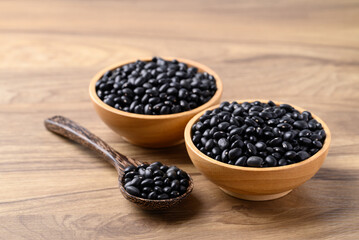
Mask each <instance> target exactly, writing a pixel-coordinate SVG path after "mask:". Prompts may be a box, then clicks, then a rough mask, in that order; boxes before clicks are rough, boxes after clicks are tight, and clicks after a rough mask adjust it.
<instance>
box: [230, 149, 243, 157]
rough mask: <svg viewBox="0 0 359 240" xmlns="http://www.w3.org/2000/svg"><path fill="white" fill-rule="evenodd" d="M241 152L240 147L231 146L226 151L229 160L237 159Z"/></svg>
mask: <svg viewBox="0 0 359 240" xmlns="http://www.w3.org/2000/svg"><path fill="white" fill-rule="evenodd" d="M241 154H242V149H240V148H233V149H231V150H229V152H228V158H229V160H235V159H238V158H239V157H240V156H241Z"/></svg>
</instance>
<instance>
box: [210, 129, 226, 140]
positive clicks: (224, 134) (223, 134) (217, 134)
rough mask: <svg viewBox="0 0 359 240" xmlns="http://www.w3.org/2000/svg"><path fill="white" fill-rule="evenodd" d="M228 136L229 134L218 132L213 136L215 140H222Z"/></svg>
mask: <svg viewBox="0 0 359 240" xmlns="http://www.w3.org/2000/svg"><path fill="white" fill-rule="evenodd" d="M226 136H227V134H226V133H225V132H223V131H218V132H216V133H214V134H213V137H214V139H220V138H224V137H226Z"/></svg>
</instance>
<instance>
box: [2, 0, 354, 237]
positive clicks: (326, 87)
mask: <svg viewBox="0 0 359 240" xmlns="http://www.w3.org/2000/svg"><path fill="white" fill-rule="evenodd" d="M153 55H160V56H176V57H184V58H189V59H193V60H196V61H199V62H202V63H204V64H206V65H208V66H210V67H211V68H213V69H214V70H215V71H216V72H217V73H218V74H219V75H220V76H221V77H222V79H223V81H224V89H225V90H224V95H223V99H224V100H233V99H244V98H262V99H273V100H280V101H285V102H289V103H292V104H295V105H298V106H302V107H304V108H306V109H308V110H310V111H313V112H314V113H316V114H318V115H319V116H320V117H321V118H322V119H324V120H325V121H326V122H327V123H328V125H329V127H330V129H331V131H332V135H333V140H332V145H331V149H330V152H329V155H328V157H327V159H326V161H325V163H324V165H323V167H322V168H321V170H320V171H319V172H318V173H317V175H316V176H315V177H314V178H313V179H311V180H310V181H308V182H307V183H305V184H304V185H302V186H300V187H298V188H297V189H295V190H294V191H293V192H292V193H290V194H289V195H287V196H286V197H283V198H281V199H278V200H275V201H268V202H249V201H243V200H238V199H235V198H232V197H230V196H228V195H226V194H224V193H223V192H222V191H220V190H219V189H218V188H217V187H216V186H215V185H214V184H212V183H211V182H209V181H207V180H206V179H205V177H204V176H202V175H201V174H200V173H199V172H198V171H197V170H196V169H195V168H194V167H193V165H192V164H191V162H190V160H189V158H188V156H187V153H186V150H185V147H184V145H183V144H182V145H179V146H176V147H173V148H169V149H144V148H140V147H136V146H132V145H130V144H128V143H126V142H124V141H123V140H122V139H121V138H120V137H119V136H118V135H116V134H115V133H113V132H112V131H111V130H110V129H109V128H107V127H106V126H105V125H104V124H103V123H102V121H101V120H100V119H99V118H98V116H97V115H96V113H95V111H94V110H93V108H92V106H91V102H90V100H89V95H88V90H87V88H88V84H89V81H90V79H91V77H92V76H93V75H94V74H95V73H96V72H97V71H98V70H100V69H101V68H103V67H105V66H107V65H109V64H112V63H114V62H117V61H120V60H124V59H127V58H132V57H142V56H153ZM0 84H1V87H0V113H1V118H0V136H1V137H0V184H1V185H0V186H1V187H0V239H6V240H7V239H145V238H147V239H358V238H359V177H358V176H359V175H358V173H359V172H358V169H359V159H358V154H359V125H358V122H359V2H358V1H334V0H333V1H291V2H288V1H240V2H239V1H228V2H224V1H204V0H203V1H189V0H188V1H176V2H172V3H169V2H168V1H164V0H163V1H60V0H55V1H35V0H32V1H24V0H19V1H10V0H7V1H6V0H5V1H1V2H0ZM55 114H61V115H64V116H67V117H69V118H71V119H73V120H75V121H77V122H79V123H81V124H83V125H84V126H86V127H87V128H89V129H90V130H91V131H93V132H94V133H95V134H97V135H99V136H100V137H102V138H103V139H104V140H106V141H108V142H109V143H110V144H111V145H112V146H114V147H115V148H116V149H117V150H119V151H121V152H123V153H124V154H127V155H129V156H133V157H134V158H137V159H139V160H143V161H150V162H151V161H155V160H157V161H162V162H164V163H166V164H175V165H177V166H178V167H180V168H183V169H185V170H186V171H188V172H189V173H190V174H191V175H193V177H194V181H195V190H194V192H193V194H192V196H191V197H190V198H189V199H187V200H186V201H184V202H183V203H182V204H181V205H180V206H178V207H177V208H174V209H172V210H170V211H168V212H165V213H160V212H154V213H149V212H144V211H142V210H140V209H137V208H135V207H133V206H132V205H131V204H130V203H129V202H127V201H126V200H125V199H124V198H123V197H122V195H121V194H120V192H119V189H118V187H117V178H116V171H115V170H114V169H113V168H112V167H111V166H110V165H109V164H107V163H105V162H104V161H102V160H101V159H99V158H98V157H97V156H94V155H93V154H92V153H91V152H89V151H87V150H85V149H83V148H82V147H79V146H78V145H76V144H73V143H71V142H69V141H67V140H65V139H63V138H61V137H58V136H55V135H54V134H52V133H50V132H48V131H46V130H45V128H44V126H43V120H44V119H45V118H47V117H50V116H52V115H55Z"/></svg>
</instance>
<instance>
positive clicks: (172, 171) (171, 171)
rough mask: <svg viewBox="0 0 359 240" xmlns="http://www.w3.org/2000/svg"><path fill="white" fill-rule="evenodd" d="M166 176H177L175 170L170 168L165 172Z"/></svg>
mask: <svg viewBox="0 0 359 240" xmlns="http://www.w3.org/2000/svg"><path fill="white" fill-rule="evenodd" d="M166 175H167V177H168V178H170V179H176V178H177V173H176V171H175V170H170V171H168V172H167V173H166Z"/></svg>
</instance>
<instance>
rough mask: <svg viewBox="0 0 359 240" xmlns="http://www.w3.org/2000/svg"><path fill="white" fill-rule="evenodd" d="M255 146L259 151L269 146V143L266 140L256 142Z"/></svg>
mask: <svg viewBox="0 0 359 240" xmlns="http://www.w3.org/2000/svg"><path fill="white" fill-rule="evenodd" d="M255 146H256V148H257V150H258V151H263V150H264V149H266V147H267V145H266V144H265V143H264V142H257V143H256V144H255Z"/></svg>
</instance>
